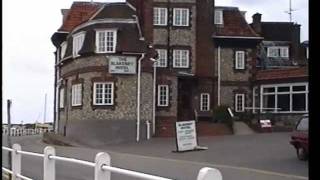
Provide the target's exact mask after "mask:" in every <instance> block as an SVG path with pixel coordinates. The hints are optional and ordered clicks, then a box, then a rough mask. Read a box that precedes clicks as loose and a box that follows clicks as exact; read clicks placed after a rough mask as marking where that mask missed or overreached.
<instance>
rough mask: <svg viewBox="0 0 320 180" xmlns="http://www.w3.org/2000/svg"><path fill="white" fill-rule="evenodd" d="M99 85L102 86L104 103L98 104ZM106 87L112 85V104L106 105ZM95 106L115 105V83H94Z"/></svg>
mask: <svg viewBox="0 0 320 180" xmlns="http://www.w3.org/2000/svg"><path fill="white" fill-rule="evenodd" d="M98 84H101V85H102V103H98V102H97V99H96V95H97V85H98ZM105 85H111V102H110V103H105V99H106V89H105ZM93 105H97V106H101V105H107V106H112V105H114V82H94V83H93Z"/></svg>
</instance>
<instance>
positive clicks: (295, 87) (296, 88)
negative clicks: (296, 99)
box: [292, 86, 306, 91]
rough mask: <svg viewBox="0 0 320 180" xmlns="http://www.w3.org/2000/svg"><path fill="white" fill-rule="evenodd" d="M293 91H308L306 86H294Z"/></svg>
mask: <svg viewBox="0 0 320 180" xmlns="http://www.w3.org/2000/svg"><path fill="white" fill-rule="evenodd" d="M292 90H293V91H305V90H306V86H293V87H292Z"/></svg>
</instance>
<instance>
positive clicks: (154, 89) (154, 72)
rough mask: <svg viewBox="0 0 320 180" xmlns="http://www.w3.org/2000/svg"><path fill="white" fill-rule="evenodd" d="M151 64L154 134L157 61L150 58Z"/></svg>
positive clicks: (154, 126) (154, 123) (154, 124)
mask: <svg viewBox="0 0 320 180" xmlns="http://www.w3.org/2000/svg"><path fill="white" fill-rule="evenodd" d="M150 60H151V61H152V62H153V98H152V100H153V106H152V134H153V135H154V134H155V132H156V82H157V65H156V63H157V62H158V60H156V59H154V58H150Z"/></svg>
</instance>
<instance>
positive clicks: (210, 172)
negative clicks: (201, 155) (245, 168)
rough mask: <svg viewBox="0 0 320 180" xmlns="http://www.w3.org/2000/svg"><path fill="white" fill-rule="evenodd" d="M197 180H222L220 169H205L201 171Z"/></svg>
mask: <svg viewBox="0 0 320 180" xmlns="http://www.w3.org/2000/svg"><path fill="white" fill-rule="evenodd" d="M197 180H222V175H221V173H220V171H219V170H218V169H214V168H208V167H204V168H202V169H200V171H199V174H198V177H197Z"/></svg>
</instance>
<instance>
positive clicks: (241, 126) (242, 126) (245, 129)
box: [233, 121, 255, 135]
mask: <svg viewBox="0 0 320 180" xmlns="http://www.w3.org/2000/svg"><path fill="white" fill-rule="evenodd" d="M233 133H234V135H247V134H254V133H255V132H254V131H253V130H252V129H251V128H250V127H249V126H248V125H247V124H246V123H244V122H242V121H234V122H233Z"/></svg>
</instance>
